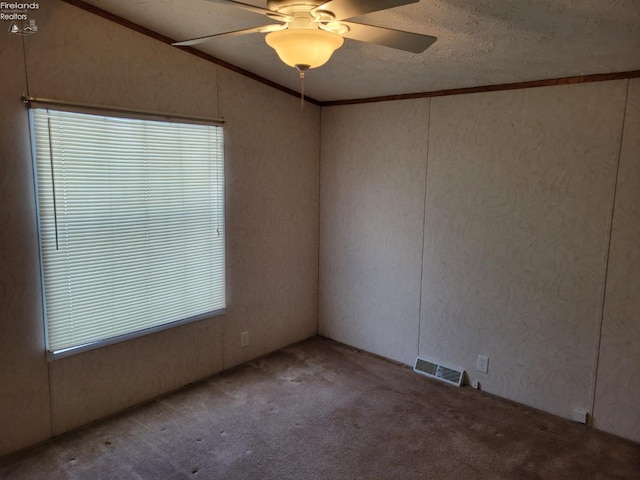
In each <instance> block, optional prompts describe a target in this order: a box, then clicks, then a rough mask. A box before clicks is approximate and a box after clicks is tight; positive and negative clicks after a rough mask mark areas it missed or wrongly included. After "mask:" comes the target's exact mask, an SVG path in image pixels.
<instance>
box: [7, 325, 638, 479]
mask: <svg viewBox="0 0 640 480" xmlns="http://www.w3.org/2000/svg"><path fill="white" fill-rule="evenodd" d="M0 478H3V479H29V480H32V479H57V478H61V479H62V478H71V479H83V480H84V479H91V480H93V479H127V480H129V479H162V480H165V479H187V478H188V479H255V480H270V479H273V480H276V479H277V480H283V479H296V480H305V479H322V480H325V479H435V480H439V479H443V480H445V479H464V480H473V479H553V480H569V479H580V480H584V479H640V445H638V444H635V443H632V442H628V441H625V440H622V439H620V438H617V437H614V436H612V435H608V434H605V433H603V432H599V431H596V430H594V429H591V428H588V427H586V426H584V425H580V424H577V423H574V422H570V421H568V420H563V419H560V418H557V417H554V416H552V415H549V414H545V413H542V412H539V411H536V410H533V409H530V408H527V407H524V406H521V405H518V404H515V403H512V402H509V401H506V400H502V399H500V398H497V397H494V396H492V395H488V394H486V393H483V392H480V391H477V390H473V389H471V388H469V387H462V388H456V387H452V386H449V385H447V384H444V383H441V382H438V381H435V380H431V379H428V378H425V377H423V376H420V375H417V374H415V373H413V372H412V371H411V369H410V368H408V367H406V366H400V365H396V364H394V363H392V362H389V361H386V360H383V359H380V358H377V357H375V356H372V355H369V354H366V353H362V352H359V351H357V350H355V349H352V348H349V347H346V346H344V345H341V344H338V343H335V342H333V341H330V340H325V339H322V338H319V337H317V338H313V339H311V340H309V341H306V342H303V343H300V344H297V345H294V346H291V347H288V348H285V349H283V350H281V351H280V352H277V353H274V354H272V355H269V356H267V357H265V358H262V359H259V360H256V361H254V362H250V363H248V364H245V365H243V366H241V367H238V368H235V369H233V370H231V371H229V372H226V373H224V374H221V375H218V376H216V377H213V378H211V379H209V380H208V381H206V382H204V383H201V384H198V385H195V386H193V387H190V388H188V389H186V390H184V391H181V392H178V393H175V394H172V395H169V396H165V397H163V398H160V399H158V400H155V401H153V402H151V403H149V404H147V405H145V406H143V407H140V408H138V409H136V410H133V411H129V412H127V413H125V414H123V415H120V416H118V417H115V418H112V419H109V420H106V421H103V422H99V423H96V424H94V425H92V426H90V427H87V428H84V429H82V430H80V431H77V432H73V433H71V434H67V435H64V436H62V437H60V438H57V439H55V440H54V441H51V442H48V443H47V444H45V445H42V446H39V447H37V448H35V449H32V450H29V451H26V452H22V453H20V454H17V455H13V456H10V457H6V458H4V459H2V460H1V461H0Z"/></svg>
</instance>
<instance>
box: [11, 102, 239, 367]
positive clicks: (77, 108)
mask: <svg viewBox="0 0 640 480" xmlns="http://www.w3.org/2000/svg"><path fill="white" fill-rule="evenodd" d="M23 100H25V103H28V106H29V127H30V129H31V149H32V165H33V178H34V185H35V205H36V213H37V224H38V249H39V257H40V258H39V259H40V274H41V288H42V308H43V323H44V329H45V341H46V354H47V360H48V361H52V360H55V359H59V358H64V357H68V356H71V355H75V354H78V353H82V352H86V351H89V350H93V349H97V348H101V347H103V346H107V345H112V344H115V343H119V342H122V341H126V340H129V339H133V338H138V337H142V336H146V335H149V334H152V333H156V332H160V331H164V330H168V329H171V328H175V327H177V326H180V325H185V324H188V323H191V322H196V321H200V320H203V319H207V318H212V317H215V316H219V315H223V314H224V313H225V312H226V307H227V285H226V284H227V273H226V253H227V245H226V227H225V226H226V201H225V200H226V198H225V197H226V193H225V191H226V190H225V186H226V182H225V170H226V168H225V167H226V160H225V151H224V144H225V142H224V129H221V132H220V144H219V145H218V146H219V155H220V156H221V169H222V175H221V177H222V178H221V179H220V181H219V185H218V188H219V189H220V190H221V193H220V194H219V196H220V205H219V210H217V211H218V213H219V215H220V216H221V219H222V240H221V241H222V262H223V267H222V276H223V280H222V295H223V301H222V307H221V308H215V309H213V310H210V311H206V312H202V313H199V314H197V315H191V316H187V317H185V318H181V319H179V320H173V321H167V322H165V323H162V324H157V325H153V326H150V327H145V328H140V329H138V330H135V331H130V332H127V333H124V334H119V335H115V336H109V337H106V338H102V339H100V340H95V341H90V342H86V343H79V344H77V345H74V346H70V347H65V348H59V349H56V350H53V349H51V347H50V341H49V321H48V317H47V311H48V310H47V292H46V284H45V261H44V255H43V251H44V248H43V240H42V222H41V202H40V193H39V184H38V182H39V181H38V159H37V156H36V138H35V137H36V132H35V125H34V119H33V115H34V112H33V111H34V110H35V109H48V110H54V111H63V112H69V113H81V114H89V115H97V116H102V117H112V118H116V119H135V120H143V121H144V120H149V121H152V122H158V121H159V122H168V123H180V124H195V125H205V126H211V127H216V128H221V127H222V125H223V124H224V121H223V120H221V119H211V118H204V117H189V116H183V115H171V114H163V113H145V112H141V111H138V110H126V109H120V108H117V109H116V108H112V107H99V106H93V105H92V106H84V105H79V104H72V103H67V102H56V101H49V100H37V99H33V98H24V99H23Z"/></svg>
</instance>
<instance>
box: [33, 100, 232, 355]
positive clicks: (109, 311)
mask: <svg viewBox="0 0 640 480" xmlns="http://www.w3.org/2000/svg"><path fill="white" fill-rule="evenodd" d="M31 124H32V131H33V147H34V162H35V171H36V184H37V185H36V190H37V196H38V218H39V226H40V251H41V257H42V273H43V285H44V299H45V319H46V326H47V349H48V351H49V352H51V353H52V354H53V355H54V356H55V355H67V354H70V353H73V352H76V351H81V350H86V349H88V348H94V347H95V346H100V345H103V344H106V343H111V342H114V341H118V340H121V339H123V338H130V337H132V336H138V335H141V334H144V333H148V332H150V331H155V330H158V329H163V328H168V327H171V326H174V325H176V324H178V323H182V322H186V321H191V320H196V319H199V318H203V317H204V316H210V315H214V314H218V313H222V312H223V311H224V308H225V301H226V300H225V240H224V238H225V236H224V158H223V136H222V127H220V126H215V125H202V124H195V123H171V122H168V121H162V120H148V119H140V118H123V117H111V116H103V115H96V114H92V113H91V114H87V113H77V112H73V111H65V110H52V109H49V108H38V107H36V108H32V109H31Z"/></svg>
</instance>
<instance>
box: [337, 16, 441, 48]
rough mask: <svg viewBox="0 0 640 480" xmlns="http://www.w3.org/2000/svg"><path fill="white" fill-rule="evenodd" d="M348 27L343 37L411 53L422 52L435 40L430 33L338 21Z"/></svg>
mask: <svg viewBox="0 0 640 480" xmlns="http://www.w3.org/2000/svg"><path fill="white" fill-rule="evenodd" d="M340 23H341V24H343V25H346V26H348V27H349V31H348V32H347V33H345V34H343V37H346V38H350V39H351V40H360V41H361V42H367V43H375V44H377V45H384V46H385V47H391V48H397V49H398V50H404V51H407V52H413V53H422V52H424V51H425V50H426V49H427V48H429V47H430V46H431V45H432V44H433V43H434V42H435V41H436V40H437V38H436V37H432V36H431V35H422V34H420V33H412V32H403V31H402V30H393V29H392V28H384V27H374V26H373V25H363V24H361V23H353V22H340Z"/></svg>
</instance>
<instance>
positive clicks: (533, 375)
mask: <svg viewBox="0 0 640 480" xmlns="http://www.w3.org/2000/svg"><path fill="white" fill-rule="evenodd" d="M627 84H628V82H627V81H616V82H603V83H592V84H582V85H571V86H561V87H545V88H537V89H527V90H516V91H503V92H493V93H481V94H473V95H460V96H449V97H437V98H433V99H431V103H430V104H429V103H423V102H425V101H424V100H420V101H414V100H409V101H403V102H392V103H390V104H388V106H387V107H386V109H385V107H375V109H374V108H373V107H372V106H371V105H360V106H348V107H330V108H327V109H325V110H323V112H322V144H321V145H322V156H321V227H320V230H321V241H320V261H321V265H320V272H321V276H320V277H321V278H320V318H319V322H320V332H321V333H324V334H326V335H328V336H330V337H332V338H335V339H337V340H339V341H344V342H346V343H350V344H352V345H354V346H357V347H361V348H364V349H367V350H370V351H373V352H375V353H377V354H380V355H384V356H387V357H390V358H394V359H396V360H400V361H403V362H405V363H411V362H412V361H413V359H414V356H415V354H416V341H417V337H418V335H419V349H418V351H419V354H420V355H422V356H426V357H431V358H434V359H436V360H440V361H442V362H445V363H449V364H451V365H453V366H458V367H460V368H464V369H465V370H466V371H467V372H469V373H470V377H471V378H478V379H479V380H480V382H481V385H482V388H483V389H484V390H486V391H490V392H493V393H496V394H498V395H501V396H503V397H506V398H510V399H513V400H516V401H519V402H523V403H525V404H528V405H531V406H534V407H537V408H540V409H543V410H546V411H549V412H552V413H555V414H558V415H561V416H564V417H571V415H572V411H573V409H574V408H584V409H587V410H589V411H590V412H591V411H593V398H594V391H595V388H596V366H597V361H598V345H599V341H600V327H601V323H602V310H603V302H604V288H605V271H606V268H607V255H608V249H609V235H610V229H611V214H612V207H613V201H614V192H615V182H616V173H617V168H618V157H619V149H620V141H621V134H622V125H623V116H624V110H625V101H626V89H627ZM630 105H631V100H630ZM372 109H373V111H372ZM385 110H386V111H385ZM416 110H422V115H423V117H421V118H429V119H430V120H429V123H428V125H427V124H424V123H422V124H420V123H418V125H416V121H417V120H416V116H415V111H416ZM424 110H428V112H426V111H424ZM632 110H633V109H632V107H629V111H628V113H627V130H629V128H635V129H636V130H637V126H635V127H634V125H636V123H637V118H636V117H634V115H635V114H633V113H632ZM373 112H378V113H381V112H383V114H384V115H385V118H386V120H387V121H388V123H389V125H391V126H390V128H391V129H392V132H393V134H390V135H389V136H386V131H385V129H384V128H382V127H381V126H380V124H379V123H378V122H379V121H381V120H380V119H376V118H371V117H372V115H375V114H374V113H373ZM381 116H382V115H381ZM363 118H364V119H365V120H364V121H363ZM396 123H399V124H400V126H397V125H396ZM629 125H631V127H630V126H629ZM633 135H634V134H628V135H627V136H626V140H625V142H626V143H625V145H626V147H625V149H626V150H628V151H629V152H632V153H628V154H627V155H628V156H629V157H631V156H633V155H635V157H633V158H637V151H638V148H637V146H636V147H634V146H633V143H632V142H634V141H637V137H635V138H636V140H631V139H629V137H633ZM351 142H353V143H351ZM345 145H346V146H345ZM396 145H399V147H397V149H395V146H396ZM407 145H411V146H416V147H417V149H416V150H411V149H407V148H406V146H407ZM426 145H428V149H427V148H426ZM390 152H391V153H390ZM399 156H400V157H402V159H401V160H399V159H398V158H397V157H399ZM408 156H410V159H409V158H407V157H408ZM633 161H635V160H633ZM411 162H412V163H411ZM407 163H411V164H412V165H422V166H423V168H424V166H425V165H427V177H426V182H425V177H424V176H423V175H417V172H416V171H414V170H411V169H409V170H410V171H411V172H412V174H408V173H407ZM624 163H625V162H623V165H624ZM626 163H628V164H629V166H627V167H626V168H627V169H628V173H627V174H625V175H624V176H625V177H633V172H632V171H631V169H632V168H635V167H632V165H631V163H632V160H631V158H629V159H628V160H626ZM378 165H384V168H379V167H378ZM405 175H406V176H405ZM636 177H637V175H636ZM408 178H410V180H409V179H408ZM398 179H399V180H400V182H398V181H397V180H398ZM403 182H404V183H403ZM631 183H632V182H631V181H627V184H626V185H625V186H618V194H619V195H620V194H622V192H623V191H628V193H627V194H626V195H627V197H626V198H627V200H621V199H619V201H620V203H622V202H623V201H624V202H626V204H627V205H628V206H627V209H628V210H629V209H631V208H632V207H631V206H630V205H631V200H630V199H631V198H632V195H636V197H637V192H636V191H634V190H633V189H634V188H635V189H637V185H635V184H634V185H635V186H632V185H631ZM425 188H426V202H425V197H424V190H425ZM381 192H382V193H383V195H382V196H381V197H380V201H379V202H378V203H376V202H375V201H371V200H369V201H363V199H376V198H378V197H379V194H380V193H381ZM421 192H422V193H421ZM412 195H415V198H414V201H413V203H412V202H411V201H409V200H408V199H409V198H410V197H411V196H412ZM636 197H634V198H636ZM416 202H417V203H416ZM407 205H411V208H408V207H407ZM622 208H623V207H620V210H622ZM636 214H637V212H636ZM423 215H424V219H425V223H424V234H423V235H422V232H421V233H420V234H419V235H415V228H421V227H422V225H423ZM619 215H620V216H622V215H623V213H622V212H621V213H620V214H619ZM626 216H627V226H626V227H616V226H614V232H613V233H614V243H613V244H612V245H616V240H615V239H616V238H617V237H618V236H623V235H626V236H627V237H626V238H627V240H626V242H627V243H625V241H624V240H621V241H620V242H618V243H619V247H617V248H619V249H620V253H619V255H626V258H629V256H630V255H632V252H635V250H633V248H636V249H637V247H636V244H637V242H635V243H631V240H632V239H633V233H636V236H637V221H636V222H634V221H630V220H629V219H628V217H629V214H627V215H626ZM377 218H381V219H382V220H381V221H375V220H372V219H377ZM386 219H393V220H394V221H395V222H399V223H401V224H402V232H403V237H404V239H405V240H406V241H405V243H400V244H399V243H397V242H393V241H392V242H387V241H385V235H386V231H385V230H384V227H385V224H384V220H386ZM631 225H633V226H631ZM633 229H635V230H633ZM379 230H381V231H382V233H380V231H379ZM618 230H619V231H620V233H618ZM623 230H624V233H623ZM376 235H377V236H376ZM372 238H373V239H372ZM371 245H374V246H375V248H372V247H371ZM400 245H401V246H400ZM423 248H424V250H423ZM613 250H614V252H615V250H616V248H614V249H613ZM614 252H612V263H610V264H609V278H613V277H615V276H616V274H615V273H614V272H613V271H614V270H615V272H617V275H618V276H619V283H620V284H621V285H623V284H625V283H626V284H628V285H627V287H626V288H627V290H623V291H621V292H620V293H619V294H620V295H622V296H623V297H624V298H625V299H626V300H619V299H616V298H615V294H614V293H613V292H611V293H610V294H609V295H608V297H607V298H608V304H610V307H609V308H608V310H610V311H612V312H614V311H616V312H619V314H620V316H621V318H622V319H623V320H620V322H622V323H623V324H624V325H625V330H623V333H620V332H617V331H616V332H614V331H612V332H611V334H610V336H611V341H610V342H609V341H608V340H607V336H606V333H605V336H603V346H602V349H603V353H602V354H601V355H600V358H601V360H602V361H603V362H604V361H605V359H606V357H607V355H606V354H605V353H604V351H605V348H607V345H609V343H610V344H611V345H610V348H609V355H610V356H611V358H610V360H609V362H611V364H612V365H621V366H623V371H622V372H620V373H618V374H617V375H616V376H613V377H610V382H611V383H612V384H614V385H617V388H618V390H616V389H613V391H614V392H615V393H614V394H612V395H609V400H610V401H613V403H615V404H616V405H622V406H624V407H625V409H626V410H622V411H626V414H627V418H637V416H638V415H639V414H640V407H639V406H638V405H639V402H638V393H637V391H638V386H637V381H636V380H634V379H633V378H632V377H631V370H630V368H631V367H630V365H631V364H633V362H636V364H637V353H638V347H637V345H638V342H637V340H635V342H634V340H633V338H637V336H638V334H640V333H639V331H640V325H639V324H638V322H637V311H638V306H637V305H635V304H632V303H629V298H632V293H631V291H630V290H629V288H631V289H632V288H635V285H636V284H637V283H638V282H637V281H636V282H635V283H633V280H634V278H635V277H634V275H636V274H637V266H629V267H626V268H627V269H628V270H625V268H619V267H618V266H616V265H615V264H614V263H613V259H614V258H615V255H614ZM636 253H637V252H636ZM389 256H390V257H394V256H395V257H398V258H407V259H408V258H410V259H411V260H410V261H409V262H407V263H403V262H402V261H397V262H394V266H395V269H393V270H388V269H385V268H381V269H376V267H375V266H377V265H379V264H380V259H381V258H385V257H387V258H388V257H389ZM634 258H635V257H634ZM619 261H620V262H622V260H619ZM385 267H388V265H385ZM634 269H635V273H631V271H633V270H634ZM416 271H418V272H419V271H422V278H421V279H420V278H416ZM636 276H637V275H636ZM381 278H382V279H384V280H386V279H390V278H393V280H394V281H393V282H384V286H382V284H383V282H381V281H380V279H381ZM371 284H373V285H376V286H377V288H363V285H364V286H367V285H371ZM629 285H633V286H629ZM416 289H418V290H419V291H420V290H421V291H422V295H421V299H420V296H418V295H415V294H414V292H415V291H416ZM399 298H402V299H403V301H402V302H398V301H396V302H395V303H394V302H393V301H392V302H390V301H388V300H389V299H399ZM625 302H626V303H625ZM399 306H401V309H402V310H403V311H404V312H405V317H404V319H403V321H401V322H399V321H397V316H398V307H399ZM418 312H420V313H418ZM634 312H635V313H634ZM607 323H608V320H607V319H605V332H606V331H607V329H613V326H607ZM611 323H612V322H611ZM634 335H635V337H634ZM478 354H484V355H488V356H489V373H488V375H483V374H479V373H477V372H476V357H477V355H478ZM602 370H603V368H602V365H601V368H600V374H599V375H598V379H599V380H600V381H601V382H602V381H603V380H602V379H603V377H605V376H607V375H610V374H609V373H608V372H603V371H602ZM606 370H609V368H607V369H606ZM634 382H635V383H634ZM598 385H599V387H600V384H598ZM604 390H608V388H607V387H604ZM599 398H600V397H599ZM616 405H611V407H610V408H608V407H607V406H606V405H605V400H602V401H597V402H596V407H597V409H596V411H595V415H596V418H595V419H594V424H595V426H597V427H600V428H604V429H606V430H608V431H611V432H613V433H617V434H619V435H622V436H626V437H628V438H633V439H635V440H640V438H638V435H637V432H635V433H634V432H630V431H629V429H628V428H627V429H625V428H623V427H622V423H623V422H624V421H625V418H624V417H623V416H622V415H621V413H620V412H618V411H617V410H616ZM634 416H635V417H634ZM599 419H602V421H600V420H599ZM605 419H607V421H606V422H605V421H604V420H605Z"/></svg>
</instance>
